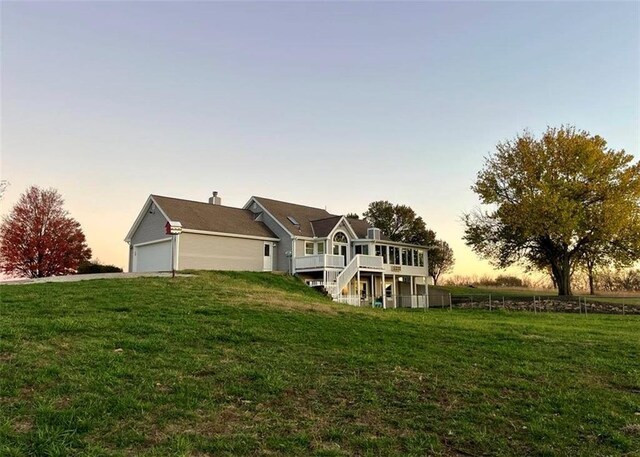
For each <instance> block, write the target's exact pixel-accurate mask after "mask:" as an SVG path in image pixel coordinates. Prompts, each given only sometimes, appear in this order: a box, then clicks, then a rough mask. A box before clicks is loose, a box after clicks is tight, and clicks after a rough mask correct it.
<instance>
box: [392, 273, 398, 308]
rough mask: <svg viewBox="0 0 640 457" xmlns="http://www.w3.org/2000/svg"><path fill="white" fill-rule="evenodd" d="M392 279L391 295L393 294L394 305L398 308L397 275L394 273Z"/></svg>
mask: <svg viewBox="0 0 640 457" xmlns="http://www.w3.org/2000/svg"><path fill="white" fill-rule="evenodd" d="M391 281H393V282H392V283H391V295H392V296H393V307H394V308H397V307H398V294H397V291H396V275H392V279H391Z"/></svg>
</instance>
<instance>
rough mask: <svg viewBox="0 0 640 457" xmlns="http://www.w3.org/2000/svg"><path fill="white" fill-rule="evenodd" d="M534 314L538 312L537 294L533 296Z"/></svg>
mask: <svg viewBox="0 0 640 457" xmlns="http://www.w3.org/2000/svg"><path fill="white" fill-rule="evenodd" d="M533 314H538V310H537V309H536V296H535V295H534V296H533Z"/></svg>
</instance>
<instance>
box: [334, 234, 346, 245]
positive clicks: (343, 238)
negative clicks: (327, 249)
mask: <svg viewBox="0 0 640 457" xmlns="http://www.w3.org/2000/svg"><path fill="white" fill-rule="evenodd" d="M333 241H334V242H335V243H348V242H349V240H348V239H347V235H345V234H344V233H342V232H336V234H335V235H333Z"/></svg>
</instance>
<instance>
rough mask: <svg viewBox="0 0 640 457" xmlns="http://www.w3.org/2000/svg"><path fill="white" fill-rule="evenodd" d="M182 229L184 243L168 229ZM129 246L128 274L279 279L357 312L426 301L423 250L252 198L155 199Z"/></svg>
mask: <svg viewBox="0 0 640 457" xmlns="http://www.w3.org/2000/svg"><path fill="white" fill-rule="evenodd" d="M168 223H169V224H174V225H180V226H181V227H182V231H181V233H180V234H179V235H174V236H172V235H169V234H167V230H166V228H165V227H166V226H167V224H168ZM125 241H126V242H127V243H129V271H133V272H140V271H169V270H171V269H209V270H244V271H280V272H288V273H291V274H295V275H298V276H299V277H300V278H302V279H303V280H304V281H305V282H306V283H307V284H308V285H309V286H311V287H318V288H323V289H324V290H326V291H327V293H329V294H330V295H331V296H332V297H333V298H334V299H335V300H337V301H340V302H343V303H349V304H354V305H361V304H369V305H377V306H383V307H400V306H408V307H417V306H424V305H425V303H426V302H427V301H428V298H427V297H428V286H429V279H430V278H428V274H427V271H428V255H427V248H426V247H425V246H418V245H411V244H405V243H399V242H395V241H391V240H390V239H388V238H387V237H386V235H385V234H384V233H382V232H381V231H380V229H378V228H375V227H371V226H370V225H369V224H368V223H367V222H366V221H363V220H359V219H353V218H347V217H345V216H341V215H335V214H331V213H329V212H327V211H326V210H325V209H321V208H313V207H309V206H304V205H298V204H294V203H288V202H283V201H278V200H272V199H269V198H264V197H251V198H250V199H249V201H248V202H247V203H246V204H245V205H244V206H243V207H242V208H232V207H228V206H223V205H222V201H221V198H220V196H219V195H218V193H217V192H214V193H213V196H212V197H210V198H209V202H208V203H205V202H196V201H190V200H182V199H178V198H172V197H163V196H159V195H150V196H149V198H148V199H147V201H146V203H145V204H144V206H143V208H142V210H141V211H140V214H139V215H138V217H137V219H136V220H135V222H134V224H133V226H132V227H131V230H129V233H128V234H127V237H126V238H125Z"/></svg>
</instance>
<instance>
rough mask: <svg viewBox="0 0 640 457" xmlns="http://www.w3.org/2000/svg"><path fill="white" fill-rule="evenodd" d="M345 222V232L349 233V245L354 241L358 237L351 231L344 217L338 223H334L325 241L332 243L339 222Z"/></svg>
mask: <svg viewBox="0 0 640 457" xmlns="http://www.w3.org/2000/svg"><path fill="white" fill-rule="evenodd" d="M343 220H344V221H345V222H346V226H347V229H348V230H347V231H350V232H351V239H350V240H349V243H351V242H352V241H354V240H355V239H356V238H357V237H358V235H357V234H356V232H355V231H354V230H353V227H351V224H349V221H348V220H347V218H346V217H344V216H341V217H340V219H339V220H338V222H336V225H334V226H333V228H332V229H331V231H330V232H329V234H328V235H327V239H329V240H331V242H332V243H333V235H334V233H335V232H336V229H337V228H338V226H339V225H340V222H342V221H343Z"/></svg>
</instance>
